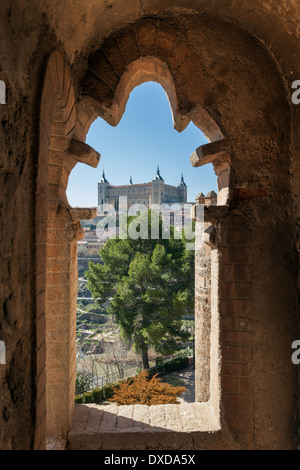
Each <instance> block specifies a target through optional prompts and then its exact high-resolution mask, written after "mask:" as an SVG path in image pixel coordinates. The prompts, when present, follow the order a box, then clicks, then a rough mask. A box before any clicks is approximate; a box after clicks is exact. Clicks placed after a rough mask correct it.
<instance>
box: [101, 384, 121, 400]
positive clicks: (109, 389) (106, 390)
mask: <svg viewBox="0 0 300 470" xmlns="http://www.w3.org/2000/svg"><path fill="white" fill-rule="evenodd" d="M118 387H119V383H117V382H114V383H111V384H107V385H104V387H103V388H102V393H103V398H105V399H106V400H108V399H110V398H111V397H112V396H113V394H114V389H117V388H118Z"/></svg>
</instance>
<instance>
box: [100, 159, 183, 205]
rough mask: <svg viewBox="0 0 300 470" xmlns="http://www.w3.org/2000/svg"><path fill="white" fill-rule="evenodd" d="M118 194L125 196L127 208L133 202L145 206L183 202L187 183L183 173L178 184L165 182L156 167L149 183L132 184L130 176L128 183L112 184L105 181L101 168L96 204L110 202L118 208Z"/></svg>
mask: <svg viewBox="0 0 300 470" xmlns="http://www.w3.org/2000/svg"><path fill="white" fill-rule="evenodd" d="M120 196H126V197H127V208H129V207H130V206H132V205H133V204H143V205H144V206H146V207H147V208H149V207H150V205H151V204H159V205H160V204H176V203H179V204H184V203H186V202H187V185H186V184H185V182H184V179H183V175H181V181H180V183H179V185H178V186H171V185H170V184H165V181H164V179H163V177H162V176H161V174H160V170H159V167H157V172H156V176H155V178H154V179H153V180H152V181H151V182H150V183H141V184H133V182H132V177H130V181H129V184H128V185H121V186H113V185H111V184H110V183H109V182H108V181H107V179H106V177H105V173H104V170H103V174H102V178H101V180H100V181H99V183H98V206H101V205H102V204H111V205H113V206H114V208H115V209H116V210H118V208H119V206H118V204H119V197H120Z"/></svg>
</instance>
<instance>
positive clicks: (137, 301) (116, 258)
mask: <svg viewBox="0 0 300 470" xmlns="http://www.w3.org/2000/svg"><path fill="white" fill-rule="evenodd" d="M151 217H152V218H153V219H155V217H159V216H158V214H157V213H154V212H153V211H150V210H149V211H147V212H144V213H141V214H140V215H139V216H137V217H129V218H128V220H127V223H126V226H124V224H123V229H124V228H125V229H126V230H128V229H129V227H130V224H131V223H133V224H136V226H138V225H139V233H140V235H141V237H140V238H137V239H131V238H127V239H120V238H118V237H116V238H114V239H110V240H108V241H107V243H106V244H105V246H104V247H103V248H101V249H100V252H99V254H100V257H101V259H102V261H103V264H94V263H92V262H90V264H89V271H88V272H86V277H87V280H88V288H89V290H90V291H91V293H92V295H93V296H94V297H95V298H98V299H99V302H101V303H103V302H105V301H107V300H110V303H109V306H108V313H111V314H112V315H113V316H114V319H115V321H116V322H117V324H118V325H119V326H120V331H121V335H122V338H123V339H124V340H125V341H126V342H127V343H128V344H132V343H133V344H134V346H135V348H136V350H137V352H139V353H140V354H141V357H142V362H143V367H144V369H146V368H148V367H149V361H148V349H149V348H152V349H154V350H155V351H156V352H157V353H159V354H162V355H168V354H172V353H174V352H175V351H176V350H178V349H180V347H181V345H182V342H184V341H186V340H187V339H188V333H187V332H185V331H184V330H183V329H182V322H181V319H182V316H183V315H184V314H185V313H190V312H193V308H194V252H193V251H192V250H185V243H184V240H183V239H176V238H174V228H173V227H171V230H170V237H169V238H164V237H163V233H164V227H163V222H162V219H161V217H159V219H156V221H157V223H158V226H159V235H160V236H159V239H152V238H151V224H150V222H151Z"/></svg>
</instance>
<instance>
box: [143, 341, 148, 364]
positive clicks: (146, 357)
mask: <svg viewBox="0 0 300 470" xmlns="http://www.w3.org/2000/svg"><path fill="white" fill-rule="evenodd" d="M142 361H143V369H144V370H145V369H149V359H148V345H147V344H145V343H144V344H143V345H142Z"/></svg>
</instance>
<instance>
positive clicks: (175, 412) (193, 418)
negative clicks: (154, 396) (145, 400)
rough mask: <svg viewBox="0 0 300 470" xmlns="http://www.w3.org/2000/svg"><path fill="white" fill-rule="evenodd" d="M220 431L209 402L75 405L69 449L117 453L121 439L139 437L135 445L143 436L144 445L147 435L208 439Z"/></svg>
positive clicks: (69, 435)
mask: <svg viewBox="0 0 300 470" xmlns="http://www.w3.org/2000/svg"><path fill="white" fill-rule="evenodd" d="M217 431H220V424H219V423H218V420H217V418H216V416H215V413H214V410H213V408H212V406H211V405H210V403H209V402H207V403H184V404H180V405H155V406H146V405H127V406H117V405H113V404H112V405H95V404H86V405H75V409H74V413H73V419H72V424H71V428H70V431H69V433H68V439H67V441H68V442H67V447H68V448H70V449H102V448H104V449H107V448H116V449H117V448H118V446H120V448H122V444H121V441H120V440H119V437H121V436H122V437H125V436H127V438H126V442H128V444H129V441H130V439H129V438H130V437H131V436H132V437H133V436H135V441H136V440H137V441H138V435H139V434H140V435H141V436H143V441H144V439H145V437H146V439H147V435H148V437H151V436H153V435H154V434H156V436H157V435H158V434H159V433H162V434H163V433H168V435H169V433H172V432H173V433H176V434H178V433H181V434H182V433H184V434H191V433H204V434H206V435H207V433H212V434H213V433H216V432H217ZM162 434H161V435H162ZM128 439H129V441H128ZM121 440H122V441H123V439H121ZM113 442H114V444H112V443H113ZM114 445H116V446H117V447H114ZM129 445H130V444H129ZM144 445H145V444H144ZM111 446H112V447H111ZM123 448H124V447H123ZM129 448H130V447H129Z"/></svg>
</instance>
